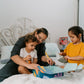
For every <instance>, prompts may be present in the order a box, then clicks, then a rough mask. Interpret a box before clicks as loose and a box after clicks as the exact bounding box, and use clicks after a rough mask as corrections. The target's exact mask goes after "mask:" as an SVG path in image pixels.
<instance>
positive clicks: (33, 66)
mask: <svg viewBox="0 0 84 84" xmlns="http://www.w3.org/2000/svg"><path fill="white" fill-rule="evenodd" d="M38 66H40V65H39V64H28V65H27V66H26V67H27V68H28V69H35V70H39V69H38Z"/></svg>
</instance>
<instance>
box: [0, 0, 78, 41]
mask: <svg viewBox="0 0 84 84" xmlns="http://www.w3.org/2000/svg"><path fill="white" fill-rule="evenodd" d="M20 17H28V18H30V19H31V20H32V21H33V23H34V24H35V25H36V26H37V27H45V28H47V29H48V30H49V32H50V34H51V37H52V42H57V41H58V39H59V37H60V36H67V35H68V34H67V30H68V28H69V27H71V26H73V25H77V0H0V29H1V28H7V27H10V25H12V24H14V22H15V21H16V19H17V18H20Z"/></svg>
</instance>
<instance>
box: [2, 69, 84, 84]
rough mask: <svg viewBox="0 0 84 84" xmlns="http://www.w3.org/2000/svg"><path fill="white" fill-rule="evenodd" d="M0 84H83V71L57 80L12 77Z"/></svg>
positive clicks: (24, 75) (28, 75) (67, 74)
mask: <svg viewBox="0 0 84 84" xmlns="http://www.w3.org/2000/svg"><path fill="white" fill-rule="evenodd" d="M0 84H84V70H83V71H79V72H71V73H65V76H63V77H58V78H45V79H42V78H38V77H34V76H33V74H19V75H13V76H11V77H9V78H7V79H5V80H4V81H3V82H1V83H0Z"/></svg>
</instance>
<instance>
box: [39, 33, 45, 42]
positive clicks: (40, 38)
mask: <svg viewBox="0 0 84 84" xmlns="http://www.w3.org/2000/svg"><path fill="white" fill-rule="evenodd" d="M38 38H39V40H41V41H42V42H44V41H45V40H44V39H42V37H41V36H40V35H39V34H38Z"/></svg>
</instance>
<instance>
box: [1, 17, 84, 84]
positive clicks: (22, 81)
mask: <svg viewBox="0 0 84 84" xmlns="http://www.w3.org/2000/svg"><path fill="white" fill-rule="evenodd" d="M36 28H37V27H36V26H35V25H34V24H33V23H32V20H30V19H29V18H20V19H18V20H17V21H16V23H15V24H13V25H12V26H10V28H6V29H2V30H1V31H0V54H1V58H0V69H1V68H2V67H3V66H4V65H5V64H6V63H7V61H8V60H9V59H10V52H11V50H12V48H13V45H14V44H15V42H16V41H17V39H18V38H19V37H21V36H23V35H25V34H26V33H28V32H32V31H33V30H35V29H36ZM46 42H47V43H46V47H47V53H48V55H49V56H50V57H51V58H52V59H53V60H54V61H55V62H56V64H58V65H64V64H65V63H62V62H60V61H58V59H59V58H60V57H59V55H58V54H57V53H56V52H58V53H59V48H58V46H57V44H56V43H51V39H50V34H49V38H48V39H47V40H46ZM52 46H53V47H52ZM53 49H54V50H53ZM53 51H55V52H53ZM83 73H84V71H83V70H81V71H77V72H71V73H65V74H64V76H63V77H56V78H43V79H42V78H38V77H34V75H33V74H30V75H28V74H19V75H13V76H11V77H9V78H7V79H5V80H4V81H3V82H1V83H0V84H61V83H62V84H83V83H84V76H83ZM73 80H74V81H73Z"/></svg>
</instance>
